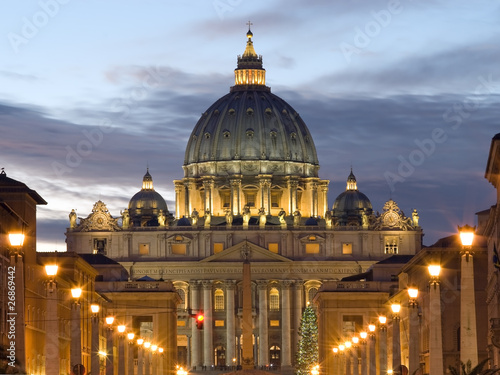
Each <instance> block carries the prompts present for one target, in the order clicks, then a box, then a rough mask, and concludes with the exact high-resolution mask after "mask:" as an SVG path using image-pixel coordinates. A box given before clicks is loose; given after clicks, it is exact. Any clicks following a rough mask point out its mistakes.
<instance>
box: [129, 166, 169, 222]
mask: <svg viewBox="0 0 500 375" xmlns="http://www.w3.org/2000/svg"><path fill="white" fill-rule="evenodd" d="M128 210H129V214H130V219H131V221H132V223H133V225H134V226H154V225H158V214H159V213H160V210H162V211H163V214H164V215H167V214H168V208H167V203H166V202H165V199H163V197H162V196H161V195H160V194H158V193H157V192H156V191H155V190H154V189H153V178H152V177H151V175H150V174H149V169H148V170H147V171H146V174H145V175H144V178H143V179H142V189H141V190H140V191H139V192H137V193H136V194H135V195H134V196H133V197H132V199H130V202H129V204H128Z"/></svg>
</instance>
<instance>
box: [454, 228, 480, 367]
mask: <svg viewBox="0 0 500 375" xmlns="http://www.w3.org/2000/svg"><path fill="white" fill-rule="evenodd" d="M475 230H476V227H471V226H469V225H464V226H463V227H458V231H459V232H460V240H461V242H462V250H461V251H460V258H461V261H460V266H461V272H460V274H461V276H460V361H461V362H462V363H467V362H468V361H470V362H471V366H472V367H474V366H476V365H477V363H478V355H477V329H476V296H475V292H474V260H473V251H472V242H473V241H474V232H475Z"/></svg>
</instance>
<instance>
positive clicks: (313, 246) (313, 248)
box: [306, 243, 319, 254]
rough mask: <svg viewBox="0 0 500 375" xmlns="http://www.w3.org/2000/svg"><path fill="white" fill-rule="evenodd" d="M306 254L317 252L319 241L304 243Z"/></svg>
mask: <svg viewBox="0 0 500 375" xmlns="http://www.w3.org/2000/svg"><path fill="white" fill-rule="evenodd" d="M306 254H319V243H306Z"/></svg>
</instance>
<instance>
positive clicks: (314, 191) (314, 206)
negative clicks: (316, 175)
mask: <svg viewBox="0 0 500 375" xmlns="http://www.w3.org/2000/svg"><path fill="white" fill-rule="evenodd" d="M310 186H311V216H313V217H316V216H318V182H317V181H313V182H311V184H310Z"/></svg>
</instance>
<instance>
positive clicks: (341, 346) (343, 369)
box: [339, 344, 345, 375]
mask: <svg viewBox="0 0 500 375" xmlns="http://www.w3.org/2000/svg"><path fill="white" fill-rule="evenodd" d="M344 350H345V346H344V345H343V344H340V345H339V351H340V354H341V356H340V360H339V369H340V371H339V375H344V374H345V365H344V363H345V362H344V360H345V358H344V354H345V353H344Z"/></svg>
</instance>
